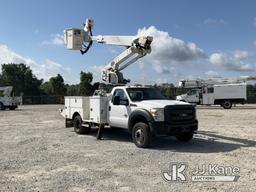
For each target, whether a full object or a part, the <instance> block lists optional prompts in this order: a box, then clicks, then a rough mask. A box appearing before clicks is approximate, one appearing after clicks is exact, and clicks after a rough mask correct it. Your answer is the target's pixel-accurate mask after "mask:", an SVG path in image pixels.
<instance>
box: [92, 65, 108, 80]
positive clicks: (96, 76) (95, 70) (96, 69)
mask: <svg viewBox="0 0 256 192" xmlns="http://www.w3.org/2000/svg"><path fill="white" fill-rule="evenodd" d="M104 67H105V66H103V65H93V66H91V67H90V72H92V74H93V81H94V82H97V81H101V72H102V69H103V68H104Z"/></svg>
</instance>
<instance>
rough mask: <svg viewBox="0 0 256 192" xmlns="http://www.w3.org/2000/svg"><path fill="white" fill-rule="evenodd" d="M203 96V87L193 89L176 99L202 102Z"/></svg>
mask: <svg viewBox="0 0 256 192" xmlns="http://www.w3.org/2000/svg"><path fill="white" fill-rule="evenodd" d="M201 98H202V91H201V89H191V90H189V91H188V92H187V93H186V94H182V95H178V96H177V97H176V100H178V101H184V102H189V103H196V104H200V103H201Z"/></svg>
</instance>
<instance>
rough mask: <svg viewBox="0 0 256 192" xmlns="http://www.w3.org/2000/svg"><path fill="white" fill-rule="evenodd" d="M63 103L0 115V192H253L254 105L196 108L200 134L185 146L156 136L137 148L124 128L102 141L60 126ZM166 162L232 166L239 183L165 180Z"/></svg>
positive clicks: (255, 155)
mask: <svg viewBox="0 0 256 192" xmlns="http://www.w3.org/2000/svg"><path fill="white" fill-rule="evenodd" d="M60 107H61V106H60V105H36V106H35V105H34V106H30V105H28V106H21V107H20V108H19V109H18V110H16V111H8V110H6V111H0V152H1V153H0V171H1V174H0V191H210V192H215V191H227V192H230V191H234V192H235V191H246V192H248V191H255V189H256V123H255V122H256V105H248V106H238V107H236V108H232V109H231V110H224V109H222V108H220V107H198V110H197V116H198V120H199V132H198V134H197V135H196V136H195V138H194V139H193V140H192V141H190V142H188V143H181V142H178V141H176V139H175V138H170V137H164V138H157V139H156V140H155V141H154V147H153V148H151V149H139V148H137V147H136V146H135V145H134V144H133V143H132V142H131V139H130V136H129V134H128V133H127V132H126V131H125V130H111V129H106V130H105V133H104V138H105V139H104V140H101V141H98V140H96V139H95V135H96V129H94V130H93V132H92V134H90V135H77V134H76V133H74V131H73V128H64V119H63V118H62V116H60V115H59V113H58V108H60ZM171 162H186V163H187V164H188V171H189V172H188V175H190V171H191V169H192V168H193V167H195V166H196V165H203V164H206V165H209V164H212V165H213V164H217V165H219V166H237V167H239V168H240V173H239V175H240V178H239V179H238V181H237V182H192V181H191V175H190V177H188V181H187V182H183V183H181V182H167V181H165V180H164V179H163V177H162V171H163V170H168V169H169V165H170V163H171Z"/></svg>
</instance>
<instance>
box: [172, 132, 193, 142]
mask: <svg viewBox="0 0 256 192" xmlns="http://www.w3.org/2000/svg"><path fill="white" fill-rule="evenodd" d="M193 135H194V132H188V133H182V134H180V135H177V136H176V138H177V139H178V140H179V141H182V142H188V141H190V140H191V139H192V138H193Z"/></svg>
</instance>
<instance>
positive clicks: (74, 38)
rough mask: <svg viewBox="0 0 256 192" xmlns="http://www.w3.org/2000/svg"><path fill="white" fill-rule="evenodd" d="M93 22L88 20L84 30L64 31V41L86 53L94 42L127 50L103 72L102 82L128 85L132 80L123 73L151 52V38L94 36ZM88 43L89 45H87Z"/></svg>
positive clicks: (73, 48) (71, 29) (70, 46)
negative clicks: (124, 76)
mask: <svg viewBox="0 0 256 192" xmlns="http://www.w3.org/2000/svg"><path fill="white" fill-rule="evenodd" d="M92 28H93V20H90V19H87V20H86V22H85V24H84V29H83V30H81V29H75V28H70V29H67V30H65V31H64V40H65V42H66V43H67V47H68V49H72V50H79V49H80V51H81V53H82V54H84V53H86V52H87V51H88V50H89V49H90V47H91V45H92V42H93V41H96V42H98V43H104V44H109V45H118V46H123V47H125V48H126V50H125V51H123V52H122V53H121V54H120V55H118V56H117V57H116V58H114V59H113V60H112V61H111V62H110V63H109V64H108V65H107V66H106V67H105V68H104V69H103V70H102V80H103V81H106V82H108V83H110V84H114V85H116V84H126V83H127V82H129V81H130V80H126V79H124V78H123V74H122V73H121V71H122V70H123V69H125V68H126V67H128V66H129V65H131V64H132V63H134V62H136V61H137V60H138V59H140V58H142V57H144V56H146V55H147V54H149V53H150V52H151V46H150V45H151V42H152V41H153V37H151V36H140V37H134V36H102V35H99V36H93V35H92ZM86 43H88V45H86Z"/></svg>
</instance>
